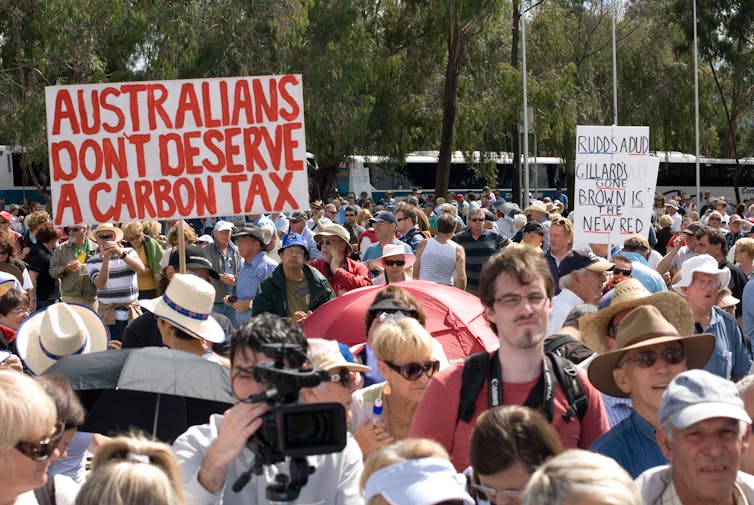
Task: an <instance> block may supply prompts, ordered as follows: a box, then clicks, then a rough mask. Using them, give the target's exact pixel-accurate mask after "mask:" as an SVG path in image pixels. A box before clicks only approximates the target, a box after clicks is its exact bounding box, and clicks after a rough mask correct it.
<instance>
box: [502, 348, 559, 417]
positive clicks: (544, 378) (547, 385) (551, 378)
mask: <svg viewBox="0 0 754 505" xmlns="http://www.w3.org/2000/svg"><path fill="white" fill-rule="evenodd" d="M498 352H499V351H495V352H494V353H492V357H491V358H490V362H489V369H488V370H487V386H488V387H487V400H488V405H489V408H493V407H497V406H499V405H503V380H502V370H501V368H500V358H499V357H498ZM556 381H557V379H556V377H555V372H554V371H553V369H552V364H551V362H550V360H549V359H547V356H546V355H545V356H542V375H541V376H540V377H539V380H538V381H537V383H536V384H534V387H532V388H531V391H529V396H528V397H527V398H526V401H525V402H524V407H529V408H531V409H534V410H540V408H541V412H542V414H543V415H544V416H545V417H546V418H547V421H548V422H552V415H553V399H554V397H555V383H556Z"/></svg>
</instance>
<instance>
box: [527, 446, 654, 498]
mask: <svg viewBox="0 0 754 505" xmlns="http://www.w3.org/2000/svg"><path fill="white" fill-rule="evenodd" d="M587 499H588V500H590V502H589V503H595V504H596V503H599V504H602V505H641V504H642V501H641V497H640V496H639V492H638V490H637V489H636V487H635V486H634V481H633V479H631V476H630V475H628V473H627V472H626V471H625V470H624V469H623V468H622V467H621V466H620V465H619V464H618V463H617V462H616V461H615V460H614V459H612V458H608V457H607V456H603V455H601V454H597V453H594V452H589V451H583V450H581V449H570V450H567V451H564V452H562V453H560V454H559V455H558V456H555V457H554V458H552V459H551V460H550V461H548V462H547V463H545V464H544V465H542V466H541V467H539V469H538V470H537V471H536V472H534V475H532V477H531V479H529V484H527V486H526V491H524V500H523V502H522V505H539V504H541V503H547V504H548V505H570V504H572V503H579V502H580V501H581V500H587Z"/></svg>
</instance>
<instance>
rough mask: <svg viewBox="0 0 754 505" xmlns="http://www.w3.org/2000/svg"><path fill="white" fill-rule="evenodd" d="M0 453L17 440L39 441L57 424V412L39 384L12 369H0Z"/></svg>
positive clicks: (11, 446) (4, 451) (12, 445)
mask: <svg viewBox="0 0 754 505" xmlns="http://www.w3.org/2000/svg"><path fill="white" fill-rule="evenodd" d="M0 391H2V394H0V454H2V455H5V453H6V452H7V451H9V450H10V449H11V448H13V447H14V446H15V445H16V444H17V443H18V442H19V441H20V440H22V439H23V440H30V441H31V440H40V439H42V438H44V437H45V436H47V435H49V434H50V433H51V431H52V428H53V426H54V425H55V422H56V421H57V417H58V414H57V409H56V408H55V404H54V403H53V401H52V399H51V398H50V396H49V395H48V394H47V393H46V392H45V390H44V388H43V387H42V385H41V384H40V383H38V382H37V381H35V380H34V379H32V378H31V377H29V376H28V375H24V374H22V373H21V372H16V371H13V370H0Z"/></svg>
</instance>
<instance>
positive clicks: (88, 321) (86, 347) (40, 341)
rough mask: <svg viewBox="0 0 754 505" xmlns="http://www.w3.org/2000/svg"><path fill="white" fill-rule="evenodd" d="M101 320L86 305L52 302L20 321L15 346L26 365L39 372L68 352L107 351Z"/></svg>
mask: <svg viewBox="0 0 754 505" xmlns="http://www.w3.org/2000/svg"><path fill="white" fill-rule="evenodd" d="M108 338H109V335H108V331H107V327H106V326H105V322H104V321H103V320H102V318H101V317H100V316H99V314H97V312H95V311H94V309H92V308H91V307H89V306H87V305H81V304H78V303H65V302H60V303H54V304H52V305H50V306H49V307H47V308H46V309H44V310H39V311H37V312H35V313H34V314H32V315H31V316H30V317H29V318H28V319H26V320H24V322H22V323H21V326H19V327H18V333H17V334H16V349H17V350H18V355H19V357H20V358H21V359H22V360H23V361H24V363H26V366H27V367H28V368H29V370H31V371H32V372H34V373H35V374H37V375H39V374H41V373H43V372H44V371H45V370H47V369H48V368H50V367H51V366H52V365H53V364H55V362H56V361H57V360H59V359H60V358H63V357H65V356H69V355H71V354H87V353H90V352H99V351H105V350H107V341H108Z"/></svg>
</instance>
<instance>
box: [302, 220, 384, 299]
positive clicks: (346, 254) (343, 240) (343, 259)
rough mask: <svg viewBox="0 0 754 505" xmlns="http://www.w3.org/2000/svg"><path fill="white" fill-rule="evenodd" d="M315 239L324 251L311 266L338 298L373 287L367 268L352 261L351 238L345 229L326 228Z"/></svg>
mask: <svg viewBox="0 0 754 505" xmlns="http://www.w3.org/2000/svg"><path fill="white" fill-rule="evenodd" d="M314 239H315V240H316V241H317V245H318V247H319V248H320V250H321V251H322V258H318V259H314V260H312V261H311V262H309V265H311V266H312V267H313V268H316V269H317V270H319V273H321V274H322V275H324V276H325V278H326V279H327V282H329V283H330V286H332V289H333V291H335V295H336V296H339V295H342V294H343V293H346V292H348V291H351V290H352V289H357V288H362V287H365V286H371V285H372V278H371V277H370V275H369V270H367V267H366V266H365V265H364V264H363V263H359V262H358V261H354V260H353V259H351V253H352V252H353V251H352V249H351V243H350V240H351V236H350V235H349V234H348V231H346V229H345V228H344V227H342V226H341V225H339V224H331V225H329V226H325V229H324V230H323V231H321V232H319V233H317V234H316V235H315V236H314Z"/></svg>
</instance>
